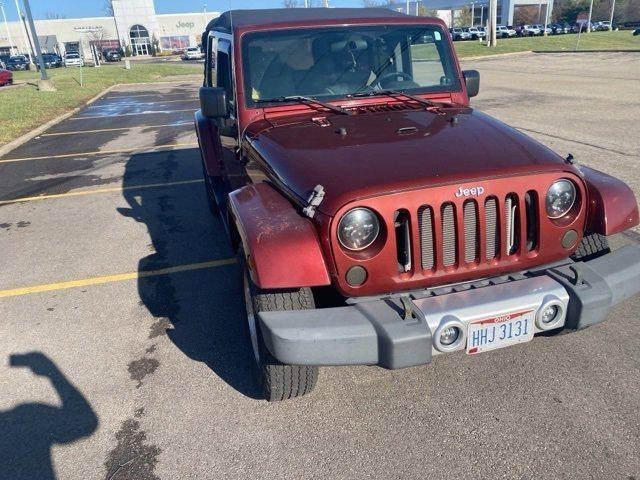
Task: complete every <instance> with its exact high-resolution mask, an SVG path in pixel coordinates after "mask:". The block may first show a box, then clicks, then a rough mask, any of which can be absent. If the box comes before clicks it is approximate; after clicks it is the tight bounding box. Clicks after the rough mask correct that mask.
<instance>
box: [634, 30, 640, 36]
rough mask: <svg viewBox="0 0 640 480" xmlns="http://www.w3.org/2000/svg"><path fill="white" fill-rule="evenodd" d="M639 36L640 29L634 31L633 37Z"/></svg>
mask: <svg viewBox="0 0 640 480" xmlns="http://www.w3.org/2000/svg"><path fill="white" fill-rule="evenodd" d="M638 35H640V28H636V29H635V30H634V31H633V36H634V37H637V36H638Z"/></svg>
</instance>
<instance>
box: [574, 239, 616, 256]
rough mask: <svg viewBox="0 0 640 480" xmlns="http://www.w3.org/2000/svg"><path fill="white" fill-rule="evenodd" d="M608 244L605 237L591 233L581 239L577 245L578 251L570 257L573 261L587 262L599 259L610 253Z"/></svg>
mask: <svg viewBox="0 0 640 480" xmlns="http://www.w3.org/2000/svg"><path fill="white" fill-rule="evenodd" d="M610 252H611V249H610V248H609V242H608V241H607V237H605V236H604V235H600V234H599V233H592V234H591V235H587V236H585V237H583V239H582V240H581V241H580V245H578V249H577V250H576V251H575V253H574V254H573V255H572V256H571V258H572V259H573V260H575V261H587V260H593V259H594V258H598V257H601V256H602V255H606V254H607V253H610Z"/></svg>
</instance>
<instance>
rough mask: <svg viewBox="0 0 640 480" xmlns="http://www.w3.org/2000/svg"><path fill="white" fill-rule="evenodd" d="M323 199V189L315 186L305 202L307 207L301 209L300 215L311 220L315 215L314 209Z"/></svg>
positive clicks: (320, 186)
mask: <svg viewBox="0 0 640 480" xmlns="http://www.w3.org/2000/svg"><path fill="white" fill-rule="evenodd" d="M323 198H324V187H323V186H322V185H316V187H315V188H314V189H313V192H311V195H309V199H308V200H307V203H308V205H307V206H306V207H304V208H303V209H302V213H304V214H305V215H306V216H307V217H309V218H313V216H314V215H315V214H316V208H317V207H318V206H319V205H320V204H321V203H322V199H323Z"/></svg>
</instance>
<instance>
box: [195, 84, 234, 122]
mask: <svg viewBox="0 0 640 480" xmlns="http://www.w3.org/2000/svg"><path fill="white" fill-rule="evenodd" d="M200 110H202V115H204V116H205V117H210V118H227V117H228V116H229V105H228V104H227V92H226V91H225V89H224V88H221V87H200Z"/></svg>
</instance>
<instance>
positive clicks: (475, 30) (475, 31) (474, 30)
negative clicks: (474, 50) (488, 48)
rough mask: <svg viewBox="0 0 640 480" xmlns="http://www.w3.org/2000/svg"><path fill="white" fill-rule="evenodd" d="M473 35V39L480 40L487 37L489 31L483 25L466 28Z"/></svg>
mask: <svg viewBox="0 0 640 480" xmlns="http://www.w3.org/2000/svg"><path fill="white" fill-rule="evenodd" d="M465 30H467V31H468V32H469V34H470V35H471V40H479V39H483V38H486V37H487V32H485V31H484V28H482V27H469V28H467V29H465Z"/></svg>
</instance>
